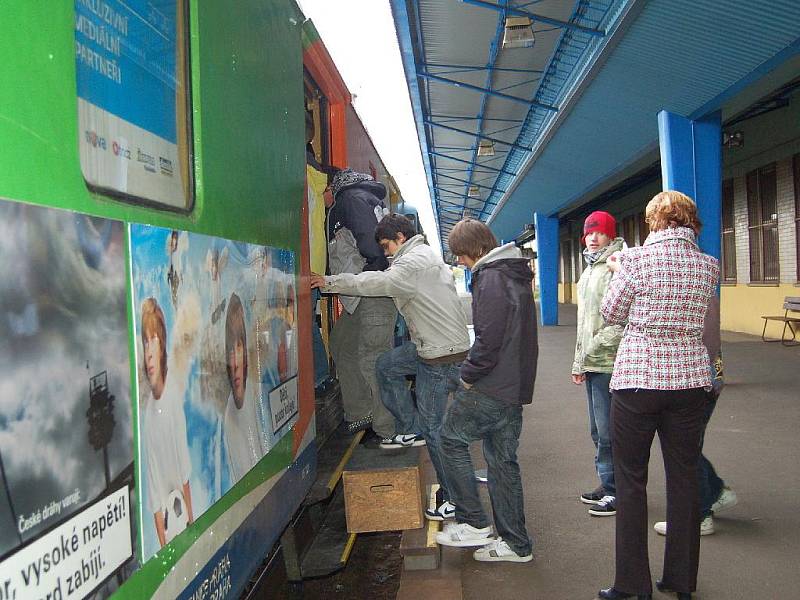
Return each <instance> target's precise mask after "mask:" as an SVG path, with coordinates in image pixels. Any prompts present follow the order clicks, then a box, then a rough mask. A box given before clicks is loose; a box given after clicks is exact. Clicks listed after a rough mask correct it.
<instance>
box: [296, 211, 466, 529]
mask: <svg viewBox="0 0 800 600" xmlns="http://www.w3.org/2000/svg"><path fill="white" fill-rule="evenodd" d="M375 239H376V241H377V242H378V243H379V244H380V246H381V247H382V248H383V251H384V252H385V254H386V256H387V257H392V260H391V265H390V266H389V268H388V269H387V270H385V271H364V272H362V273H358V274H357V275H354V274H350V273H342V274H340V275H329V276H326V277H323V276H321V275H313V276H312V278H311V286H312V287H314V288H317V287H319V288H322V291H323V292H326V293H337V294H346V295H350V296H378V297H380V296H389V297H391V298H392V299H393V300H394V302H395V305H396V306H397V310H398V311H399V312H400V314H402V315H403V317H404V318H405V321H406V325H407V326H408V330H409V332H410V334H411V342H406V343H404V344H403V345H401V346H399V347H397V348H394V349H393V350H390V351H389V352H386V353H384V354H383V355H381V356H380V357H379V358H378V361H377V363H376V365H375V368H376V371H377V377H378V383H379V385H380V389H381V399H382V400H383V403H384V405H385V406H386V407H387V408H388V409H389V411H390V412H391V413H392V414H393V415H394V416H395V419H396V424H397V427H396V432H395V435H394V436H392V437H390V438H384V439H383V440H382V441H381V444H380V446H381V448H384V449H388V448H401V447H404V446H418V445H422V444H427V446H428V452H429V454H430V457H431V462H432V463H433V466H434V468H435V470H436V475H437V477H438V479H439V485H440V491H441V496H440V498H439V500H438V501H437V507H436V509H435V510H428V511H426V517H428V518H429V519H433V520H443V519H445V518H452V517H453V515H454V514H455V508H454V507H453V505H452V504H451V503H450V502H449V498H450V496H449V492H448V489H447V482H446V480H445V477H444V468H443V462H442V458H441V450H440V443H439V429H440V428H441V426H442V419H443V417H444V412H445V408H446V407H447V396H448V389H447V387H448V381H449V379H450V378H451V377H453V376H456V377H457V374H458V369H459V366H460V364H461V361H462V360H463V359H464V358H465V357H466V355H467V351H468V350H469V333H468V332H467V318H466V315H465V314H464V310H463V308H462V306H461V301H460V300H459V298H458V293H457V292H456V288H455V282H454V281H453V274H452V271H451V270H450V267H448V266H447V265H446V264H445V263H444V261H443V260H442V259H441V257H440V256H439V255H438V254H437V253H436V252H435V251H434V250H433V249H432V248H431V247H430V246H428V245H427V244H425V241H424V238H423V236H422V235H418V234H416V232H415V231H414V225H413V224H412V223H411V221H409V220H408V219H406V218H405V217H403V216H402V215H397V214H393V215H387V216H386V217H384V218H383V219H382V220H381V221H380V223H378V226H377V227H376V229H375ZM406 375H416V377H417V380H416V399H417V402H416V407H415V405H414V401H413V400H412V398H411V394H410V391H409V390H408V386H407V384H406V379H405V377H406Z"/></svg>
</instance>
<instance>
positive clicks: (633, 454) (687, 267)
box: [599, 191, 719, 600]
mask: <svg viewBox="0 0 800 600" xmlns="http://www.w3.org/2000/svg"><path fill="white" fill-rule="evenodd" d="M645 218H646V220H647V223H648V225H649V226H650V231H651V233H650V235H649V236H648V237H647V239H646V240H645V242H644V245H643V246H640V247H637V248H631V249H629V250H626V251H624V252H623V253H621V254H616V255H615V256H613V257H611V258H610V259H609V269H611V270H612V271H614V272H615V274H614V278H613V279H612V281H611V284H610V286H609V289H608V292H607V293H606V295H605V297H604V299H603V303H602V306H601V309H600V312H601V313H602V315H603V317H604V318H605V320H606V322H607V323H609V324H622V323H625V322H627V323H628V324H627V326H626V328H625V332H624V334H623V338H622V342H621V344H620V347H619V351H618V353H617V359H616V362H615V364H614V372H613V374H612V378H611V389H612V390H613V399H612V407H611V423H612V431H613V434H612V440H613V442H612V443H613V455H614V473H615V475H616V483H617V532H616V578H615V581H614V586H613V587H611V588H608V589H604V590H601V591H600V594H599V596H600V598H603V599H607V600H616V599H621V598H634V597H636V598H639V599H647V598H650V597H651V594H652V583H651V581H652V579H651V576H650V566H649V561H648V555H647V532H648V523H647V491H646V487H647V465H648V462H649V458H650V446H651V444H652V442H653V435H654V434H655V432H658V437H659V441H660V443H661V450H662V454H663V456H664V468H665V471H666V476H667V521H668V522H669V528H668V530H667V540H666V548H665V551H664V570H663V574H662V577H661V580H659V581H657V582H656V586H657V587H658V588H659V590H661V591H672V592H675V593H677V595H678V598H681V599H686V600H688V599H689V598H691V593H692V592H693V591H694V590H695V588H696V585H697V566H698V559H699V552H700V511H699V507H698V491H697V485H698V483H697V481H698V480H697V466H698V459H699V455H700V436H701V434H702V431H703V409H704V403H705V393H704V390H705V388H708V387H710V386H711V377H710V371H709V368H708V365H709V359H708V353H707V351H706V348H705V346H704V345H703V339H702V336H703V323H704V319H705V315H706V311H707V309H708V304H709V301H710V300H711V297H712V296H713V295H714V294H715V293H716V286H717V282H718V280H719V263H718V261H717V259H715V258H713V257H711V256H709V255H707V254H703V253H702V252H700V249H699V248H698V246H697V234H698V233H699V231H700V226H701V225H700V221H699V219H698V218H697V207H696V205H695V203H694V202H693V201H692V199H691V198H689V197H688V196H685V195H684V194H682V193H680V192H675V191H667V192H662V193H660V194H657V195H656V196H655V197H654V198H653V199H652V200H651V201H650V202H649V203H648V205H647V209H646V211H645Z"/></svg>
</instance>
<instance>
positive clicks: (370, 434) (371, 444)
mask: <svg viewBox="0 0 800 600" xmlns="http://www.w3.org/2000/svg"><path fill="white" fill-rule="evenodd" d="M382 440H383V438H382V437H381V436H379V435H378V434H377V433H375V432H374V431H373V430H372V429H365V430H364V435H363V436H362V438H361V442H360V443H361V445H362V446H364V447H365V448H369V449H370V450H375V449H377V448H380V447H381V441H382Z"/></svg>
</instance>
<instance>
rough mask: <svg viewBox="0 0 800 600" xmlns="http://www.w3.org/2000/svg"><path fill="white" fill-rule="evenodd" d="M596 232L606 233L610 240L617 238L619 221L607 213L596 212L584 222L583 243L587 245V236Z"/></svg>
mask: <svg viewBox="0 0 800 600" xmlns="http://www.w3.org/2000/svg"><path fill="white" fill-rule="evenodd" d="M595 231H599V232H600V233H605V234H606V235H607V236H608V237H609V239H612V240H613V239H614V238H615V237H617V220H616V219H615V218H614V217H612V216H611V215H610V214H608V213H607V212H604V211H602V210H596V211H594V212H593V213H592V214H590V215H589V216H588V217H586V220H585V221H584V222H583V237H582V238H581V241H582V242H583V245H584V246H585V245H586V236H587V235H589V234H590V233H593V232H595Z"/></svg>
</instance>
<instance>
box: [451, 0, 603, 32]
mask: <svg viewBox="0 0 800 600" xmlns="http://www.w3.org/2000/svg"><path fill="white" fill-rule="evenodd" d="M461 1H462V2H463V3H464V4H472V5H473V6H480V7H482V8H489V9H491V10H496V11H498V12H502V13H506V14H510V15H518V16H520V17H528V18H529V19H530V20H531V21H537V22H539V23H544V24H545V25H552V26H553V27H558V28H560V29H574V30H576V31H581V32H583V33H588V34H589V35H594V36H599V37H603V36H605V35H606V32H605V31H603V30H602V29H594V28H593V27H586V26H585V25H579V24H578V23H570V22H568V21H560V20H559V19H553V18H551V17H545V16H543V15H537V14H535V13H532V12H529V11H527V10H521V9H519V8H514V7H512V6H502V5H500V4H493V3H492V2H484V1H483V0H461Z"/></svg>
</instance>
